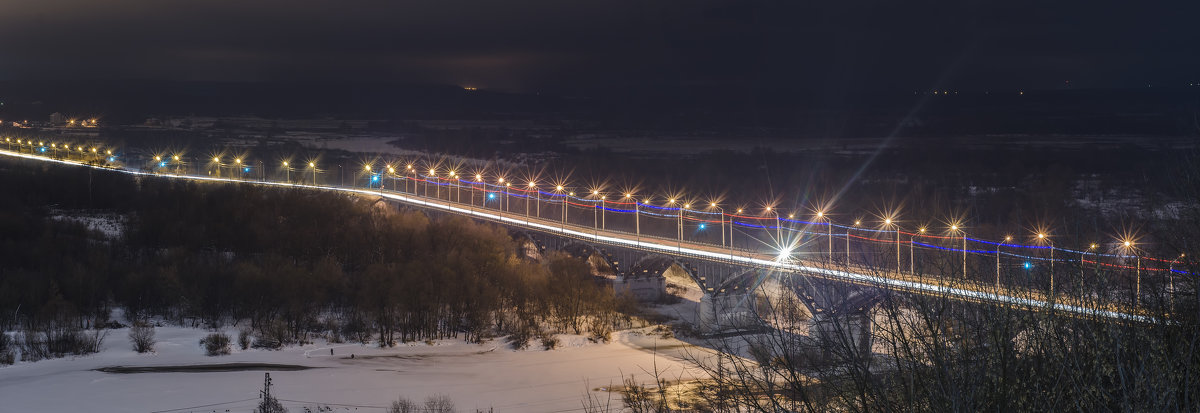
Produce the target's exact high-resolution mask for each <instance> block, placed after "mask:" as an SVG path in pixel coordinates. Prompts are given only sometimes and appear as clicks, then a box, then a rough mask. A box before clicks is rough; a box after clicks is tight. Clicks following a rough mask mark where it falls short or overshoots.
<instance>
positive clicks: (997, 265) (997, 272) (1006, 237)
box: [996, 235, 1012, 288]
mask: <svg viewBox="0 0 1200 413" xmlns="http://www.w3.org/2000/svg"><path fill="white" fill-rule="evenodd" d="M1009 241H1012V236H1011V235H1006V236H1004V241H1002V242H1000V244H999V245H997V246H996V288H1000V248H1001V247H1003V246H1004V243H1005V242H1009Z"/></svg>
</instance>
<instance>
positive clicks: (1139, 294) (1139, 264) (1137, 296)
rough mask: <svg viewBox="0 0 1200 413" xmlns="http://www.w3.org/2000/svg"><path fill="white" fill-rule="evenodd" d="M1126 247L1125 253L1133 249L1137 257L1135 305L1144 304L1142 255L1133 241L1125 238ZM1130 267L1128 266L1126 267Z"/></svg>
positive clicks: (1124, 244)
mask: <svg viewBox="0 0 1200 413" xmlns="http://www.w3.org/2000/svg"><path fill="white" fill-rule="evenodd" d="M1122 246H1124V247H1125V248H1124V249H1125V251H1126V252H1125V253H1126V254H1128V253H1129V251H1133V255H1134V256H1135V257H1136V258H1137V267H1135V268H1134V271H1135V272H1134V276H1135V277H1136V287H1135V290H1134V292H1133V299H1134V303H1133V305H1134V306H1138V305H1141V304H1142V256H1141V255H1139V254H1138V253H1137V248H1134V246H1133V241H1129V240H1125V242H1123V243H1122ZM1126 268H1128V267H1126Z"/></svg>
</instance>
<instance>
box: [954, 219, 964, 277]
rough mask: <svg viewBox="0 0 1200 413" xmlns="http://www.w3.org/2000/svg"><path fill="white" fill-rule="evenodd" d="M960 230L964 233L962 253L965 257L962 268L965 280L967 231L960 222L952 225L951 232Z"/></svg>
mask: <svg viewBox="0 0 1200 413" xmlns="http://www.w3.org/2000/svg"><path fill="white" fill-rule="evenodd" d="M960 232H961V233H962V242H963V243H962V253H963V254H962V258H963V259H962V270H963V279H964V280H965V279H967V231H966V230H963V229H962V228H959V227H958V224H951V225H950V233H951V234H955V233H960Z"/></svg>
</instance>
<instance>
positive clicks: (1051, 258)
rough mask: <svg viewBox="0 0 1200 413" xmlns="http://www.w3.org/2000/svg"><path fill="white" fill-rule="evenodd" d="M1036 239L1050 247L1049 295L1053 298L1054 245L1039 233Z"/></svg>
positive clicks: (1044, 235) (1043, 234)
mask: <svg viewBox="0 0 1200 413" xmlns="http://www.w3.org/2000/svg"><path fill="white" fill-rule="evenodd" d="M1037 237H1038V240H1039V241H1044V242H1046V243H1047V244H1049V245H1050V295H1051V296H1054V243H1053V242H1051V241H1050V238H1049V237H1047V236H1046V234H1045V233H1040V232H1039V233H1038V234H1037Z"/></svg>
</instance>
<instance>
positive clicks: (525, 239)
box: [508, 230, 546, 261]
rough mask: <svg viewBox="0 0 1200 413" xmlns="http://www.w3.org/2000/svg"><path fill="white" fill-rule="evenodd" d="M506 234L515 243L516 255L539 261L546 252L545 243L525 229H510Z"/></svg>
mask: <svg viewBox="0 0 1200 413" xmlns="http://www.w3.org/2000/svg"><path fill="white" fill-rule="evenodd" d="M508 235H509V236H510V237H512V239H513V241H515V242H516V243H517V255H518V256H521V257H525V258H528V259H530V260H533V261H541V260H542V256H543V255H544V254H545V252H546V245H545V244H544V243H542V241H541V240H540V239H538V238H537V237H535V236H533V234H530V233H528V232H525V231H516V230H510V231H509V232H508Z"/></svg>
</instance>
